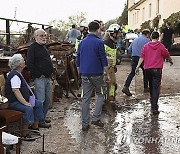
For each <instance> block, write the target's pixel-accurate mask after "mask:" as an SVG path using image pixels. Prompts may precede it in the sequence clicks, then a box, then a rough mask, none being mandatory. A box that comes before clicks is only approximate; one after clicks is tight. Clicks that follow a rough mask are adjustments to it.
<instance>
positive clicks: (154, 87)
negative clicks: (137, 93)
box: [145, 69, 162, 110]
mask: <svg viewBox="0 0 180 154" xmlns="http://www.w3.org/2000/svg"><path fill="white" fill-rule="evenodd" d="M145 72H146V74H147V76H148V80H149V88H150V102H151V109H152V110H158V104H157V103H158V99H159V94H160V85H161V77H162V69H147V70H145Z"/></svg>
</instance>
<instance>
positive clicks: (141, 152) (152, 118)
mask: <svg viewBox="0 0 180 154" xmlns="http://www.w3.org/2000/svg"><path fill="white" fill-rule="evenodd" d="M127 101H129V102H128V103H127V104H126V103H124V104H123V105H120V106H122V109H121V110H119V111H116V116H115V117H111V116H109V115H107V114H106V113H104V112H103V114H102V121H103V122H105V128H104V129H98V128H94V127H92V126H91V127H90V129H89V130H88V132H82V130H81V108H80V102H79V101H74V102H73V103H72V104H71V105H70V107H69V109H68V110H67V116H66V117H65V119H64V121H65V125H66V127H67V128H68V129H69V131H70V134H71V136H72V138H74V139H75V140H76V142H77V147H76V149H77V150H76V151H77V152H76V153H81V154H95V153H96V154H109V153H110V154H111V153H112V154H179V153H180V128H178V126H180V116H179V113H180V103H179V102H180V96H179V95H178V96H166V97H161V98H160V99H159V111H160V114H159V115H152V114H151V113H150V103H149V100H127ZM118 105H119V104H118ZM92 108H93V107H92Z"/></svg>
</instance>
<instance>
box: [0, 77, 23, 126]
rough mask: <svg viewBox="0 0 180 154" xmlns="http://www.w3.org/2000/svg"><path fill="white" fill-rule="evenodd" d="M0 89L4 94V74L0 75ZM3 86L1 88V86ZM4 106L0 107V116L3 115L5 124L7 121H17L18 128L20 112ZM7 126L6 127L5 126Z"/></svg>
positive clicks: (20, 124) (20, 117) (20, 122)
mask: <svg viewBox="0 0 180 154" xmlns="http://www.w3.org/2000/svg"><path fill="white" fill-rule="evenodd" d="M0 79H1V80H0V81H1V82H0V85H3V86H0V91H1V93H2V94H4V90H5V89H4V87H5V86H4V85H5V79H4V76H0ZM2 87H3V88H2ZM7 108H8V106H7V107H6V108H3V109H1V108H0V117H3V118H4V119H5V125H6V126H8V124H9V123H12V122H15V121H18V122H19V130H20V129H21V128H22V115H23V114H22V112H20V111H16V110H10V109H7ZM7 128H8V127H7Z"/></svg>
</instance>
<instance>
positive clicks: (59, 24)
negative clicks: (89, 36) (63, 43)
mask: <svg viewBox="0 0 180 154" xmlns="http://www.w3.org/2000/svg"><path fill="white" fill-rule="evenodd" d="M83 20H86V14H85V13H82V12H81V13H80V14H77V15H73V16H69V17H68V22H65V21H63V20H53V21H51V22H50V23H49V25H51V26H53V28H52V34H54V35H55V36H56V37H58V38H59V39H60V40H64V39H65V37H66V34H67V32H68V30H69V29H70V28H71V26H72V24H75V25H76V26H77V27H79V25H80V23H81V21H83Z"/></svg>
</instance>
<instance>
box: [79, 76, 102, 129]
mask: <svg viewBox="0 0 180 154" xmlns="http://www.w3.org/2000/svg"><path fill="white" fill-rule="evenodd" d="M81 78H82V127H86V126H87V125H89V122H90V100H91V94H92V91H93V89H94V88H95V90H96V94H97V99H96V102H95V110H94V113H93V116H92V121H98V120H100V115H101V112H102V105H103V102H104V89H103V87H104V81H103V76H81Z"/></svg>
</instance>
